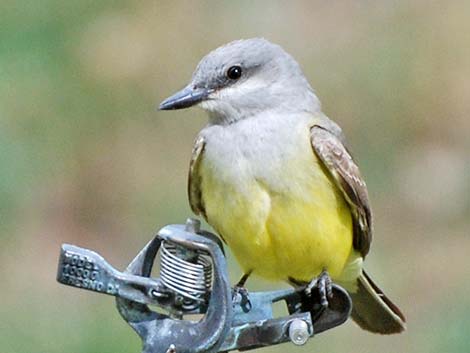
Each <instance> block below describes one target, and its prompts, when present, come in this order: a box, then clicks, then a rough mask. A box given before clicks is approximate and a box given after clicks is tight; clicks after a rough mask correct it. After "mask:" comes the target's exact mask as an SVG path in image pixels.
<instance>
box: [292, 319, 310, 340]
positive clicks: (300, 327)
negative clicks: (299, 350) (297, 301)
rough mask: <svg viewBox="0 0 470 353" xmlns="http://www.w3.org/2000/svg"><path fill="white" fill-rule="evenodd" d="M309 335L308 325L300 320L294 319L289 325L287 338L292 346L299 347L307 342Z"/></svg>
mask: <svg viewBox="0 0 470 353" xmlns="http://www.w3.org/2000/svg"><path fill="white" fill-rule="evenodd" d="M309 337H310V334H309V332H308V324H307V323H306V322H305V321H304V320H301V319H294V320H292V321H291V323H290V325H289V338H290V340H291V341H292V343H293V344H295V345H297V346H301V345H303V344H305V342H307V340H308V338H309Z"/></svg>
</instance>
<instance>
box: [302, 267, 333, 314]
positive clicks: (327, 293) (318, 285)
mask: <svg viewBox="0 0 470 353" xmlns="http://www.w3.org/2000/svg"><path fill="white" fill-rule="evenodd" d="M331 284H332V282H331V278H330V275H329V274H328V272H327V271H323V272H322V273H321V274H320V276H318V277H317V278H314V279H313V280H312V281H311V282H310V283H309V284H308V285H307V286H306V287H305V289H304V291H305V294H306V295H307V297H312V291H313V290H314V289H316V290H317V291H318V295H319V297H320V298H319V299H320V310H319V312H318V314H317V315H316V316H317V317H318V316H320V315H321V314H322V313H323V312H324V311H325V310H326V309H327V308H328V298H331V297H332V296H333V290H332V286H331Z"/></svg>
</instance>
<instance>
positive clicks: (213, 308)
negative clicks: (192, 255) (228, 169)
mask: <svg viewBox="0 0 470 353" xmlns="http://www.w3.org/2000/svg"><path fill="white" fill-rule="evenodd" d="M195 225H196V226H195ZM164 241H170V242H172V243H174V244H178V246H181V247H183V248H186V249H190V250H197V251H204V252H205V253H207V254H208V255H209V256H210V258H211V260H212V264H213V279H212V288H211V291H210V297H209V300H208V304H207V305H201V306H199V307H198V308H195V309H192V310H189V311H186V312H184V314H185V315H186V314H202V315H203V316H202V318H200V320H198V321H192V320H188V319H185V318H184V317H183V319H181V316H178V315H175V311H178V308H175V293H174V292H173V291H172V290H171V289H169V288H167V287H166V286H165V284H164V283H163V281H162V280H161V279H160V278H151V277H150V274H151V270H152V266H153V263H154V261H155V257H156V255H157V253H158V251H159V249H160V248H161V244H162V242H164ZM57 280H58V282H60V283H62V284H65V285H69V286H73V287H77V288H82V289H87V290H92V291H95V292H98V293H104V294H109V295H113V296H115V297H116V305H117V309H118V311H119V313H120V314H121V316H122V317H123V318H124V320H125V321H126V322H127V323H129V325H130V326H131V327H132V328H133V329H134V330H135V331H136V332H137V334H138V335H139V336H140V337H141V339H142V342H143V350H142V352H143V353H172V352H173V353H175V352H178V353H183V352H193V353H198V352H201V353H202V352H225V351H231V350H236V349H238V350H248V349H253V348H257V347H262V346H270V345H274V344H278V343H283V342H288V341H291V342H293V343H294V344H297V345H301V344H304V343H305V342H306V341H307V340H308V339H309V338H310V337H312V336H313V335H314V334H318V333H320V332H323V331H325V330H328V329H331V328H333V327H336V326H338V325H341V324H342V323H344V322H345V321H346V320H347V318H348V317H349V314H350V311H351V299H350V297H349V295H348V294H347V292H346V291H345V290H344V289H342V288H341V287H339V286H337V285H335V284H333V297H332V298H331V299H330V300H329V306H328V308H326V310H324V311H323V310H322V309H321V306H320V305H319V298H318V294H317V293H315V292H313V294H312V295H311V296H309V297H307V296H306V295H305V293H304V291H303V290H302V289H293V288H292V289H286V290H279V291H270V292H252V293H251V292H250V293H249V299H250V302H251V308H250V310H249V311H247V310H246V308H245V307H242V305H241V304H240V303H238V302H236V301H234V300H233V299H232V295H233V290H232V288H231V287H230V283H229V280H228V275H227V264H226V261H225V256H224V253H223V247H222V244H221V243H220V241H219V240H218V238H217V237H216V236H215V235H213V234H211V233H209V232H205V231H200V230H199V227H198V225H197V222H196V223H195V221H194V220H191V221H190V222H189V223H188V224H187V225H186V226H185V225H168V226H166V227H164V228H162V229H161V230H160V231H159V232H158V233H157V235H156V236H155V238H154V239H152V240H151V241H150V242H149V243H148V244H147V245H146V246H145V247H144V248H143V249H142V250H141V251H140V252H139V254H138V255H137V256H136V257H135V258H134V260H133V261H132V262H131V263H130V264H129V266H128V267H127V269H126V271H125V272H120V271H118V270H116V269H115V268H113V267H112V266H111V265H110V264H109V263H107V262H106V260H105V259H104V258H103V257H101V256H100V255H99V254H97V253H96V252H93V251H91V250H87V249H83V248H80V247H77V246H73V245H67V244H64V245H62V248H61V253H60V258H59V267H58V272H57ZM279 301H284V302H285V304H286V306H287V310H288V313H289V315H287V316H285V317H280V318H275V317H274V315H273V303H275V302H279ZM148 305H157V306H159V307H161V308H163V309H165V311H167V312H168V314H162V313H159V312H156V311H153V310H151V309H150V308H149V306H148ZM175 317H178V318H175ZM312 318H315V320H314V319H312Z"/></svg>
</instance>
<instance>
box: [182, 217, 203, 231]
mask: <svg viewBox="0 0 470 353" xmlns="http://www.w3.org/2000/svg"><path fill="white" fill-rule="evenodd" d="M185 230H186V231H187V232H191V233H199V232H200V230H201V221H199V220H198V219H195V218H188V219H187V220H186V227H185Z"/></svg>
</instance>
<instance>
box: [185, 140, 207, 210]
mask: <svg viewBox="0 0 470 353" xmlns="http://www.w3.org/2000/svg"><path fill="white" fill-rule="evenodd" d="M204 147H205V141H204V138H203V137H202V136H199V137H198V138H197V139H196V141H195V142H194V147H193V152H192V156H191V162H190V163H189V176H188V197H189V204H190V206H191V209H192V210H193V212H194V213H195V214H197V215H202V216H203V217H204V218H206V213H205V210H204V204H203V201H202V196H201V177H200V175H199V170H198V168H199V164H200V163H201V159H202V154H203V152H204Z"/></svg>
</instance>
